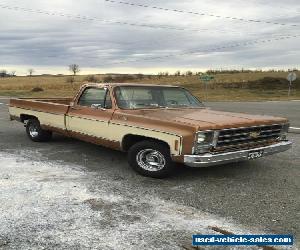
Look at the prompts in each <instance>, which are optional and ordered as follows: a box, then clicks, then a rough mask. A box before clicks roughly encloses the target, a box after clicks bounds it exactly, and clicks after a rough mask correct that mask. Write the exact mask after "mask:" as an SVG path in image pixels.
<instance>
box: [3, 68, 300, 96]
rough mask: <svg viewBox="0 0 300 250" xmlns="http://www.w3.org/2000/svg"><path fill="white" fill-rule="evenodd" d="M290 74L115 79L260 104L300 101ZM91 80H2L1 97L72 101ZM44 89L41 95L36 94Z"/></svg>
mask: <svg viewBox="0 0 300 250" xmlns="http://www.w3.org/2000/svg"><path fill="white" fill-rule="evenodd" d="M286 75H287V73H286V72H255V73H235V74H216V75H215V79H214V80H212V81H211V82H209V84H208V85H207V92H206V86H205V84H204V83H203V82H202V81H201V80H200V79H199V76H161V77H158V76H143V77H138V76H129V77H128V76H113V77H112V78H113V80H112V81H115V82H143V83H153V84H172V85H179V86H183V87H186V88H187V89H189V90H190V91H192V93H193V94H194V95H196V96H198V97H199V98H200V99H202V100H208V101H256V100H288V99H300V81H296V82H294V84H293V87H292V91H291V96H290V97H289V98H288V96H287V89H288V82H287V81H286V80H285V78H286ZM87 78H88V77H87V76H84V75H79V76H76V77H75V78H74V83H73V84H72V83H70V82H69V81H68V80H69V79H70V76H33V77H29V76H24V77H6V78H0V96H10V97H13V96H17V97H65V96H67V97H69V96H73V95H74V93H75V92H77V90H78V88H79V87H80V86H81V85H82V83H83V82H84V81H86V80H87ZM95 78H96V80H97V82H103V81H104V79H105V78H107V75H95ZM34 88H40V91H34Z"/></svg>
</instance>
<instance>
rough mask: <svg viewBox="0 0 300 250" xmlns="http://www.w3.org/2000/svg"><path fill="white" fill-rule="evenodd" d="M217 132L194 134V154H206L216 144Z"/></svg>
mask: <svg viewBox="0 0 300 250" xmlns="http://www.w3.org/2000/svg"><path fill="white" fill-rule="evenodd" d="M217 137H218V131H201V132H198V133H197V134H196V138H195V145H194V150H193V151H194V154H200V153H206V152H208V151H209V150H210V149H211V148H212V147H213V146H215V144H216V140H217Z"/></svg>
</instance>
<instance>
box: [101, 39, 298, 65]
mask: <svg viewBox="0 0 300 250" xmlns="http://www.w3.org/2000/svg"><path fill="white" fill-rule="evenodd" d="M297 37H300V34H296V35H285V36H281V37H277V38H269V39H258V40H252V41H244V42H239V43H233V44H228V45H224V46H217V47H213V48H208V49H196V50H186V51H182V52H179V53H176V54H175V53H173V54H167V55H163V56H153V57H147V58H140V59H134V60H125V61H118V62H113V63H109V64H104V65H102V66H106V65H107V66H108V65H118V64H124V63H131V62H140V61H150V60H160V59H165V58H170V57H176V56H184V55H190V54H198V53H201V54H205V53H209V52H217V51H220V50H223V49H231V48H237V47H243V46H248V45H255V44H265V43H271V42H274V41H282V40H288V39H292V38H297Z"/></svg>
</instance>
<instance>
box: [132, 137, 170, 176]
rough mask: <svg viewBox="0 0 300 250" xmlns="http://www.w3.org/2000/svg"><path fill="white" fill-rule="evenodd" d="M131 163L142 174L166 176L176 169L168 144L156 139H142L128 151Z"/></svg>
mask: <svg viewBox="0 0 300 250" xmlns="http://www.w3.org/2000/svg"><path fill="white" fill-rule="evenodd" d="M128 162H129V165H130V166H131V167H132V168H133V170H135V171H136V172H138V173H139V174H141V175H144V176H149V177H153V178H165V177H167V176H169V175H170V174H171V173H172V171H173V169H174V162H173V161H172V159H171V156H170V150H169V148H168V146H166V145H164V144H162V143H159V142H156V141H141V142H138V143H136V144H134V145H133V146H132V147H131V148H130V149H129V151H128Z"/></svg>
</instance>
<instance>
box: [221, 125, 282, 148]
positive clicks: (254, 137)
mask: <svg viewBox="0 0 300 250" xmlns="http://www.w3.org/2000/svg"><path fill="white" fill-rule="evenodd" d="M281 129H282V125H280V124H274V125H264V126H255V127H245V128H232V129H224V130H221V131H220V132H219V136H218V141H217V144H216V147H215V148H216V149H218V148H222V149H230V148H237V147H240V146H241V147H243V146H245V145H249V146H251V145H255V146H257V145H258V146H259V144H265V143H268V142H273V141H275V140H278V139H279V137H280V133H281Z"/></svg>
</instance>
